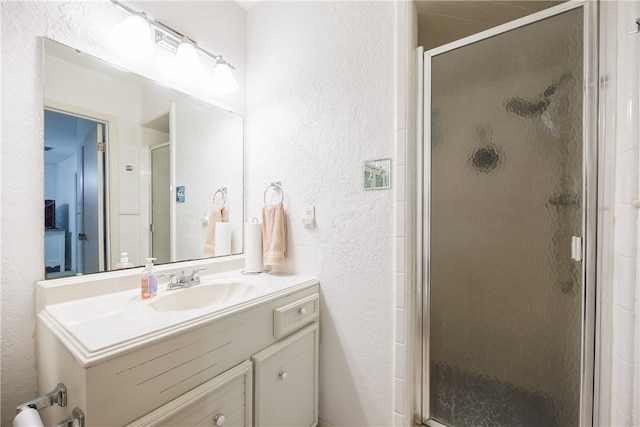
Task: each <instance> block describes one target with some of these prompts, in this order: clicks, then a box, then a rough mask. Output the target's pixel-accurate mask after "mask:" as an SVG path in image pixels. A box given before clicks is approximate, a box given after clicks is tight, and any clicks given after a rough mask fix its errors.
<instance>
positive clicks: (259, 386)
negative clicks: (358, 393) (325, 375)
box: [252, 323, 318, 426]
mask: <svg viewBox="0 0 640 427" xmlns="http://www.w3.org/2000/svg"><path fill="white" fill-rule="evenodd" d="M252 359H253V362H254V383H255V393H254V417H255V418H254V424H255V425H256V426H315V425H317V422H318V323H313V324H311V325H309V326H307V327H306V328H304V329H302V330H300V331H298V332H296V333H295V334H293V335H291V336H289V337H287V338H285V339H283V340H281V341H278V342H277V343H275V344H273V345H271V346H270V347H267V348H266V349H264V350H262V351H261V352H259V353H257V354H255V355H254V356H253V358H252Z"/></svg>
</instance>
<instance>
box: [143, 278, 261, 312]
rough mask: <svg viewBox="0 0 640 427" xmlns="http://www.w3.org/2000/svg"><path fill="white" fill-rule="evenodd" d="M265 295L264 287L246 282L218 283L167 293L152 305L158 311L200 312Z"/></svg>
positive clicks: (157, 298)
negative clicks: (199, 310) (206, 308)
mask: <svg viewBox="0 0 640 427" xmlns="http://www.w3.org/2000/svg"><path fill="white" fill-rule="evenodd" d="M261 293H264V289H263V287H262V286H258V285H257V284H255V283H251V282H245V281H216V282H207V283H201V284H199V285H194V286H192V287H190V288H184V289H177V290H172V291H165V292H163V293H161V294H160V295H158V296H157V297H156V298H155V299H154V301H153V302H152V303H151V304H150V305H151V307H152V308H153V309H154V310H156V311H183V310H198V309H201V308H205V307H229V306H231V305H233V304H236V303H239V302H242V301H246V300H249V299H252V298H254V297H256V296H258V295H260V294H261Z"/></svg>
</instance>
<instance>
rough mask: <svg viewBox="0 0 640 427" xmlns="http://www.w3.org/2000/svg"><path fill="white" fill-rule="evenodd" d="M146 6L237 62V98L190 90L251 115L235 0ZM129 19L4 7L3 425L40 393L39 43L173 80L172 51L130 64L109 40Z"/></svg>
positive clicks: (70, 6)
mask: <svg viewBox="0 0 640 427" xmlns="http://www.w3.org/2000/svg"><path fill="white" fill-rule="evenodd" d="M138 7H144V8H145V9H150V8H154V16H155V17H156V18H157V19H159V20H160V21H162V22H165V23H166V24H168V25H172V26H175V27H176V29H178V30H182V31H184V32H185V33H187V35H190V36H192V37H193V38H195V39H196V40H197V41H198V42H199V43H200V44H201V45H202V46H203V47H205V48H207V49H209V50H211V51H213V52H220V53H222V54H223V55H225V57H226V58H227V59H228V60H229V61H230V62H232V63H233V64H234V65H235V66H236V68H237V70H236V78H237V79H238V82H239V83H240V87H241V89H240V90H239V91H238V92H236V93H234V94H232V95H225V96H214V95H213V94H211V93H209V92H206V93H199V92H197V93H196V92H195V89H194V88H192V87H191V88H189V87H185V90H187V91H189V92H190V93H192V94H194V95H198V96H200V97H204V98H205V99H207V100H211V101H214V102H216V103H217V104H218V105H221V106H224V107H227V108H229V109H232V110H234V111H236V112H238V113H240V114H244V113H245V111H244V110H245V89H244V88H245V87H246V83H245V46H244V37H245V25H244V11H243V10H242V9H241V8H240V7H239V6H237V5H236V4H234V3H231V2H141V3H140V4H139V5H138ZM155 9H157V10H155ZM191 14H197V15H196V17H193V16H191ZM126 15H127V14H126V13H125V12H124V11H123V10H122V9H120V8H118V7H116V6H114V5H113V4H112V3H111V2H109V1H106V0H104V1H87V2H81V1H67V2H57V1H51V2H38V1H35V2H27V1H24V2H7V1H3V2H2V3H1V19H2V22H1V37H0V40H1V42H0V43H1V49H2V142H1V152H0V156H1V161H2V164H1V168H0V180H1V183H2V187H1V197H2V200H1V202H2V203H1V205H2V211H1V216H2V221H1V225H0V226H1V227H2V228H1V234H0V235H1V237H2V241H1V244H0V248H1V255H0V258H1V262H0V269H1V271H2V285H1V288H0V289H1V292H2V294H1V298H2V302H1V310H2V311H1V313H2V327H1V328H2V329H1V331H2V339H1V354H2V361H1V363H2V377H1V395H2V398H1V399H2V401H1V404H2V420H1V423H0V424H2V425H10V424H11V419H12V418H13V416H14V414H15V407H16V405H18V404H20V403H22V402H24V401H26V400H29V399H30V398H32V397H33V396H34V395H35V392H36V375H35V360H34V358H35V356H34V344H33V339H32V336H33V333H34V327H35V317H34V283H35V282H36V281H37V280H41V279H43V278H44V268H43V265H44V232H43V229H42V227H41V226H40V224H42V221H43V210H42V200H43V193H44V190H43V184H42V181H43V179H44V165H43V154H42V152H43V151H42V150H43V143H42V131H43V112H42V108H43V101H42V96H43V68H42V62H43V55H42V40H41V39H40V38H39V37H40V36H46V37H49V38H52V39H54V40H56V41H59V42H61V43H64V44H67V45H70V46H73V47H75V48H78V49H80V50H82V51H84V52H86V53H89V54H91V55H94V56H98V57H101V58H103V59H107V60H110V61H112V62H118V63H120V64H121V65H124V66H126V67H127V68H130V69H132V70H133V71H135V72H137V73H139V74H142V75H145V76H147V77H151V78H154V79H155V80H159V81H162V82H165V83H169V82H167V81H166V77H165V76H164V75H163V69H164V68H165V67H164V65H166V61H167V56H166V55H165V56H163V55H162V54H156V56H154V57H153V58H152V59H150V60H147V61H144V62H139V63H127V62H126V61H124V60H122V59H121V58H119V57H118V56H117V55H116V54H115V53H114V52H113V51H112V50H111V49H110V47H109V46H108V45H107V44H106V41H107V40H109V37H110V34H111V29H112V26H113V25H114V24H116V23H117V22H119V21H120V20H121V19H123V18H124V17H125V16H126ZM185 19H187V20H186V21H185ZM191 19H193V20H194V21H197V25H196V26H195V27H194V28H196V27H197V29H198V34H197V36H196V34H190V33H189V30H190V28H189V27H190V25H189V22H190V20H191ZM179 24H180V25H179ZM218 36H219V37H218ZM163 61H164V62H163ZM163 64H164V65H163Z"/></svg>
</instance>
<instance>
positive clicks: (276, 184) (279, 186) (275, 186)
mask: <svg viewBox="0 0 640 427" xmlns="http://www.w3.org/2000/svg"><path fill="white" fill-rule="evenodd" d="M270 188H273V189H274V190H278V191H280V203H282V202H283V201H284V190H283V189H282V184H281V183H280V181H277V182H272V183H271V184H269V186H268V187H267V188H266V189H265V190H264V197H263V199H264V203H265V204H266V203H267V192H268V191H269V189H270Z"/></svg>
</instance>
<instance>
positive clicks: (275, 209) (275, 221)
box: [262, 202, 287, 265]
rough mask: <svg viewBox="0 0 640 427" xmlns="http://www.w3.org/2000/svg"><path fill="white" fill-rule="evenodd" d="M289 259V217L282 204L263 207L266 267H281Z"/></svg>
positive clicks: (263, 243)
mask: <svg viewBox="0 0 640 427" xmlns="http://www.w3.org/2000/svg"><path fill="white" fill-rule="evenodd" d="M286 257H287V217H286V213H285V210H284V205H283V204H282V202H278V203H271V204H268V205H265V206H263V207H262V258H263V261H264V264H265V265H280V264H283V263H284V260H285V259H286Z"/></svg>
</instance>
